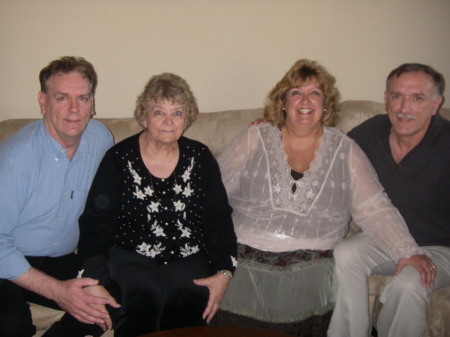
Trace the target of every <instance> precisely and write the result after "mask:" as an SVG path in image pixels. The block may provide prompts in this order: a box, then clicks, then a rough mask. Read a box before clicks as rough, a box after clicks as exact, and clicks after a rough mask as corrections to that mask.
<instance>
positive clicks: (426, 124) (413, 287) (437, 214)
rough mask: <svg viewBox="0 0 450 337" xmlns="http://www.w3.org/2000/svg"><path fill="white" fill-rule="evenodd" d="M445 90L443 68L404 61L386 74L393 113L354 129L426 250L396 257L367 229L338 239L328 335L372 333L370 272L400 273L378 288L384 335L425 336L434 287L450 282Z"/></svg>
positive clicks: (449, 139)
mask: <svg viewBox="0 0 450 337" xmlns="http://www.w3.org/2000/svg"><path fill="white" fill-rule="evenodd" d="M443 91H444V78H443V76H442V75H441V74H440V73H438V72H437V71H435V70H434V69H432V68H431V67H429V66H427V65H423V64H417V63H406V64H403V65H401V66H399V67H398V68H396V69H394V70H393V71H392V72H391V73H390V74H389V76H388V78H387V81H386V91H385V102H386V111H387V114H385V115H378V116H375V117H373V118H371V119H369V120H367V121H365V122H364V123H362V124H361V125H359V126H357V127H356V128H354V129H353V130H352V131H350V132H349V136H350V137H352V138H353V139H354V140H355V141H356V142H357V143H358V144H359V146H361V148H362V149H363V151H364V152H365V153H366V155H367V157H368V158H369V159H370V161H371V163H372V165H373V167H374V168H375V170H376V172H377V174H378V177H379V179H380V182H381V184H382V185H383V187H384V189H385V191H386V193H387V195H388V196H389V198H390V199H391V200H392V204H393V205H394V206H396V207H397V208H398V210H399V212H400V214H401V215H402V216H403V218H404V219H405V222H406V224H407V226H408V229H409V231H410V233H411V235H412V236H413V238H414V239H415V240H416V242H417V244H418V245H419V246H421V247H423V248H424V249H425V251H426V255H413V256H410V257H408V258H403V259H400V260H399V261H393V260H391V259H390V258H389V257H388V256H387V254H386V253H385V252H384V251H383V250H381V249H380V248H379V247H378V246H377V245H376V244H375V243H374V242H373V241H372V240H371V239H370V238H368V237H367V235H365V234H357V235H354V236H352V237H351V238H349V239H348V240H345V241H344V242H342V243H341V244H339V245H338V246H337V247H336V249H335V253H334V256H335V260H336V270H337V275H338V278H339V290H338V294H337V300H336V307H335V309H334V312H333V317H332V320H331V323H330V328H329V330H328V336H329V337H353V336H355V337H362V336H368V335H369V331H370V324H369V315H368V306H369V305H368V288H367V278H368V277H369V275H370V274H372V273H374V274H390V275H393V276H394V277H393V278H392V280H391V281H390V282H389V283H388V284H387V285H386V287H385V288H384V290H383V292H382V293H381V295H380V301H381V302H382V303H383V307H382V309H381V311H380V313H379V315H378V321H377V322H376V327H377V330H378V336H380V337H400V336H408V337H409V336H422V333H423V332H424V330H425V322H426V309H427V306H428V294H429V293H430V292H431V291H432V290H434V289H438V288H441V287H445V286H449V285H450V226H449V225H450V223H449V221H450V207H449V206H450V121H448V120H446V119H444V118H442V117H441V116H439V114H437V111H438V110H439V107H440V105H441V104H442V102H443V96H442V95H443ZM389 230H390V229H389V228H388V227H387V226H386V232H388V231H389Z"/></svg>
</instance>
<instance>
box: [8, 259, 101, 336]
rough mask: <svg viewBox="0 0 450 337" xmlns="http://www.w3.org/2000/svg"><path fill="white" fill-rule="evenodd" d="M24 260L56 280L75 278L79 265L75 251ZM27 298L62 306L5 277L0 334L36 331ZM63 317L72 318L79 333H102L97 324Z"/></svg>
mask: <svg viewBox="0 0 450 337" xmlns="http://www.w3.org/2000/svg"><path fill="white" fill-rule="evenodd" d="M27 260H28V262H29V263H30V265H31V266H33V267H35V268H37V269H39V270H40V271H42V272H44V273H46V274H48V275H50V276H52V277H54V278H56V279H59V280H68V279H72V278H75V277H76V276H77V272H78V270H79V268H80V265H79V261H78V258H77V256H76V255H75V254H68V255H64V256H61V257H54V258H52V257H27ZM27 302H33V303H36V304H39V305H42V306H45V307H49V308H53V309H58V310H62V309H61V308H60V307H59V306H58V304H56V302H54V301H52V300H49V299H48V298H45V297H43V296H41V295H38V294H36V293H34V292H31V291H28V290H26V289H24V288H21V287H19V286H17V285H15V284H14V283H13V282H10V281H8V280H0V336H2V337H31V336H33V335H34V334H35V333H36V327H35V326H34V325H33V323H32V318H31V312H30V307H29V305H28V303H27ZM65 316H70V315H65ZM66 319H67V320H68V321H70V322H71V323H70V325H71V328H70V329H71V330H72V331H73V332H74V333H76V334H77V335H79V336H85V335H92V336H100V335H101V334H102V331H101V329H100V328H98V327H96V326H93V325H88V324H82V323H80V322H78V321H77V320H75V318H73V317H72V316H70V317H67V318H66ZM72 323H73V324H72ZM74 329H75V330H74Z"/></svg>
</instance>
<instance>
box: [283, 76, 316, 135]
mask: <svg viewBox="0 0 450 337" xmlns="http://www.w3.org/2000/svg"><path fill="white" fill-rule="evenodd" d="M324 103H325V95H324V93H323V91H322V89H320V85H319V82H318V81H317V79H316V78H314V77H313V78H310V79H308V80H306V81H305V82H303V83H302V84H301V85H300V86H298V87H293V88H290V89H289V90H288V91H287V92H286V98H285V103H284V109H285V111H286V124H288V125H292V126H296V127H302V128H312V129H314V128H318V127H321V126H322V123H321V118H322V115H323V110H324Z"/></svg>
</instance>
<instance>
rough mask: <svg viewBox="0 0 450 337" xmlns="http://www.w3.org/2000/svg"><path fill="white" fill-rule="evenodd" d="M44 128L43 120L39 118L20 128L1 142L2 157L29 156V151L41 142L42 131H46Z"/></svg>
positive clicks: (0, 151)
mask: <svg viewBox="0 0 450 337" xmlns="http://www.w3.org/2000/svg"><path fill="white" fill-rule="evenodd" d="M43 128H44V125H43V123H42V120H38V121H34V122H31V123H29V124H27V125H25V126H24V127H22V128H21V129H19V130H18V131H17V132H16V133H14V134H13V135H12V136H11V137H9V138H8V139H6V140H5V141H3V142H2V143H0V157H1V156H8V157H10V156H14V157H20V156H24V157H28V155H29V154H28V153H29V152H30V151H33V148H34V147H35V146H37V145H38V144H40V143H41V139H42V138H43V137H42V132H45V130H43Z"/></svg>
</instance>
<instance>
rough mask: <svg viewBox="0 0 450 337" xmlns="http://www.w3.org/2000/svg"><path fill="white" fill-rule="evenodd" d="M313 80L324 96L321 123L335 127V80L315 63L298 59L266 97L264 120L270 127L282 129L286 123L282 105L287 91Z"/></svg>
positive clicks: (336, 95)
mask: <svg viewBox="0 0 450 337" xmlns="http://www.w3.org/2000/svg"><path fill="white" fill-rule="evenodd" d="M312 78H315V79H316V80H317V82H319V86H320V89H321V90H322V91H323V93H324V95H325V109H326V111H324V113H323V115H322V118H321V122H322V123H323V125H326V126H335V125H336V124H337V121H338V115H337V111H338V108H337V106H338V103H339V98H340V94H339V90H338V89H337V88H336V86H335V83H336V80H335V78H334V77H333V76H332V75H331V74H330V73H329V72H328V71H327V70H326V69H325V68H324V67H323V66H322V65H320V64H319V63H317V62H316V61H311V60H306V59H300V60H298V61H297V62H295V63H294V65H293V66H292V67H291V69H289V70H288V72H287V73H286V74H285V75H284V76H283V78H282V79H281V80H280V81H279V82H278V83H277V84H276V85H275V87H274V88H273V89H272V91H271V92H270V93H269V95H268V97H267V102H266V105H265V110H264V118H265V119H266V120H267V121H268V122H270V123H272V125H275V126H278V127H283V126H284V123H285V122H286V113H285V112H284V111H283V105H284V103H285V100H286V93H287V91H288V90H289V89H291V88H293V87H296V86H299V85H300V84H302V83H304V82H306V81H308V80H310V79H312Z"/></svg>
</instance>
